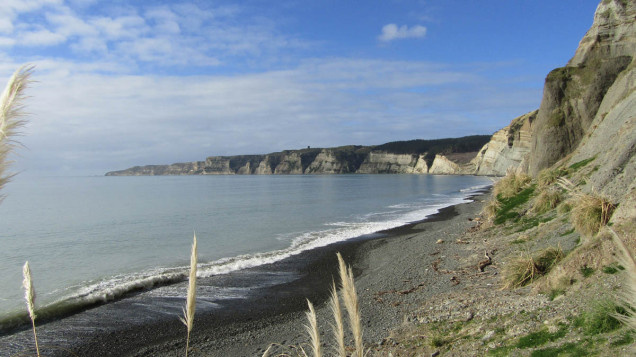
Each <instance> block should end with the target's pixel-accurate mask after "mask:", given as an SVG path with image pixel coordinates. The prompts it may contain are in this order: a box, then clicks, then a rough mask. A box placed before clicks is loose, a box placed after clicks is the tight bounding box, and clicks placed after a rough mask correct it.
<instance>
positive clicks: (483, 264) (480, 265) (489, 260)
mask: <svg viewBox="0 0 636 357" xmlns="http://www.w3.org/2000/svg"><path fill="white" fill-rule="evenodd" d="M484 256H485V257H486V259H484V260H480V261H479V263H477V268H478V269H479V271H481V272H483V271H484V268H485V267H487V266H489V265H490V264H492V258H491V257H490V255H488V252H484Z"/></svg>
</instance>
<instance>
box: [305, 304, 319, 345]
mask: <svg viewBox="0 0 636 357" xmlns="http://www.w3.org/2000/svg"><path fill="white" fill-rule="evenodd" d="M307 305H308V306H309V311H307V312H305V314H306V315H307V320H308V321H309V325H307V326H305V328H306V329H307V333H308V334H309V340H310V341H311V350H312V351H313V352H314V357H322V347H321V345H320V331H318V319H317V318H316V310H314V304H312V303H311V301H309V300H307Z"/></svg>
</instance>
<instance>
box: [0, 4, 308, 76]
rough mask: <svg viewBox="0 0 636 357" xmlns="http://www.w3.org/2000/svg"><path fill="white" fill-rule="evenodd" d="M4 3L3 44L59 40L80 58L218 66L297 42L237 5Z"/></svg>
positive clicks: (10, 46)
mask: <svg viewBox="0 0 636 357" xmlns="http://www.w3.org/2000/svg"><path fill="white" fill-rule="evenodd" d="M7 1H9V3H8V4H7V5H6V6H5V4H3V8H2V9H0V47H1V48H4V49H5V50H11V49H19V48H25V47H39V48H42V49H46V48H47V47H54V46H62V48H68V49H69V50H70V51H71V52H72V53H73V54H74V55H75V56H76V57H78V58H80V59H82V60H85V61H87V60H96V59H100V60H103V59H104V58H110V60H112V61H120V62H138V64H142V65H143V64H144V63H145V64H149V65H151V66H153V68H154V67H156V66H163V67H170V66H175V65H179V66H216V65H219V64H221V63H224V64H230V63H235V62H244V61H245V59H244V58H242V56H255V55H258V56H260V57H263V58H265V57H268V56H270V57H271V58H276V55H277V54H278V53H279V51H281V50H283V49H289V48H293V47H296V46H302V45H303V44H302V43H300V41H298V40H296V39H294V38H291V37H289V36H287V35H285V34H282V33H279V32H278V31H277V29H276V26H275V24H274V23H272V22H266V21H261V20H259V18H258V16H256V15H253V14H250V13H248V12H246V11H245V10H244V9H242V8H241V7H239V6H235V5H232V6H216V7H215V6H212V5H209V4H206V3H199V4H195V3H173V4H170V5H159V6H156V5H153V4H150V3H149V4H148V5H143V6H141V7H132V6H123V5H120V6H116V5H110V6H107V5H104V4H100V3H97V4H91V3H90V2H89V3H87V4H84V7H82V6H79V7H78V6H76V7H73V8H72V7H70V6H67V5H66V4H64V3H63V2H61V1H55V0H39V1H36V0H30V1H29V0H20V1H16V0H7ZM100 6H101V7H100ZM93 7H100V8H99V11H97V10H95V9H94V8H93ZM102 7H103V8H102ZM87 9H88V10H87ZM62 52H63V51H62Z"/></svg>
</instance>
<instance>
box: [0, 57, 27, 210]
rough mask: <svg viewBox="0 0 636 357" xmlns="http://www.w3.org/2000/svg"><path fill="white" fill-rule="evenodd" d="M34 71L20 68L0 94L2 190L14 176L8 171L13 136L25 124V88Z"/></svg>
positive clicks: (0, 179) (13, 143) (0, 173)
mask: <svg viewBox="0 0 636 357" xmlns="http://www.w3.org/2000/svg"><path fill="white" fill-rule="evenodd" d="M32 72H33V66H31V65H24V66H22V67H20V68H18V70H17V71H15V73H14V74H13V76H11V78H10V79H9V82H8V83H7V86H6V87H5V89H4V91H3V92H2V96H0V190H1V189H2V188H3V187H4V185H5V184H6V183H7V182H9V180H11V177H12V176H13V175H10V174H7V173H6V170H7V168H8V166H9V164H10V162H9V161H8V156H9V153H10V152H11V149H13V147H14V145H15V142H14V141H13V139H12V137H13V136H16V135H18V129H19V128H20V127H22V126H24V124H25V122H24V120H21V119H20V118H21V117H23V116H24V113H23V112H22V109H23V105H22V101H23V100H24V89H25V88H26V87H27V85H28V84H29V82H30V80H29V77H30V76H31V73H32ZM1 200H2V197H0V201H1Z"/></svg>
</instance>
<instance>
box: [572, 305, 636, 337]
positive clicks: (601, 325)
mask: <svg viewBox="0 0 636 357" xmlns="http://www.w3.org/2000/svg"><path fill="white" fill-rule="evenodd" d="M626 313H627V312H626V311H625V309H624V308H622V307H621V306H618V305H616V304H613V303H610V302H602V303H599V304H597V306H596V307H595V308H594V309H593V310H592V311H590V312H587V313H584V314H583V315H582V316H581V318H582V319H583V323H582V326H581V327H582V328H583V333H584V334H585V335H588V336H595V335H599V334H602V333H607V332H611V331H614V330H616V329H618V328H620V327H621V326H622V324H621V322H620V321H619V320H618V319H617V318H616V317H614V314H621V315H625V314H626Z"/></svg>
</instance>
